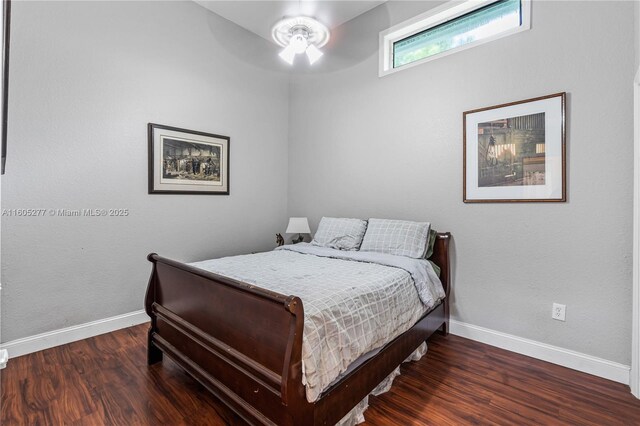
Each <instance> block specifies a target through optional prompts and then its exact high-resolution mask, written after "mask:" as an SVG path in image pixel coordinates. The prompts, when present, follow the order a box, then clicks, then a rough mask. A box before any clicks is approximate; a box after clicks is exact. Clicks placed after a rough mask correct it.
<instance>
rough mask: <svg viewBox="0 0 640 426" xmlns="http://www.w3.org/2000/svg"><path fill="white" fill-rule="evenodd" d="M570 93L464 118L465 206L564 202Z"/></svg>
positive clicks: (484, 110)
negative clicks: (473, 204) (470, 204)
mask: <svg viewBox="0 0 640 426" xmlns="http://www.w3.org/2000/svg"><path fill="white" fill-rule="evenodd" d="M565 103H566V93H564V92H563V93H556V94H553V95H548V96H542V97H539V98H533V99H527V100H524V101H518V102H511V103H508V104H503V105H496V106H492V107H487V108H481V109H475V110H472V111H466V112H465V113H464V114H463V135H464V136H463V144H464V146H463V156H464V158H463V201H464V202H465V203H498V202H553V201H555V202H562V201H566V200H567V196H566V144H565Z"/></svg>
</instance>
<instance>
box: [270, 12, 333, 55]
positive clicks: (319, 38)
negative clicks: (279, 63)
mask: <svg viewBox="0 0 640 426" xmlns="http://www.w3.org/2000/svg"><path fill="white" fill-rule="evenodd" d="M271 35H272V37H273V40H274V41H275V42H276V43H277V44H279V45H280V46H282V47H284V50H283V51H282V52H280V57H281V58H282V59H284V60H285V61H286V62H287V63H288V64H290V65H293V61H294V58H295V55H298V54H302V53H305V52H306V54H307V58H308V59H309V63H310V64H313V63H314V62H316V61H317V60H318V59H320V57H321V56H322V52H321V51H320V48H321V47H322V46H324V45H325V44H327V42H328V41H329V29H328V28H327V27H326V26H325V25H323V24H322V23H320V22H318V21H316V20H315V19H313V18H309V17H307V16H299V17H295V18H284V19H282V20H280V21H279V22H278V23H276V24H275V25H274V26H273V29H272V30H271Z"/></svg>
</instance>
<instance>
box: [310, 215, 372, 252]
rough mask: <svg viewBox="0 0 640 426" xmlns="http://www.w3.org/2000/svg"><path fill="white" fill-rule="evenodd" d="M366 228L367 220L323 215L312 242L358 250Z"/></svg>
mask: <svg viewBox="0 0 640 426" xmlns="http://www.w3.org/2000/svg"><path fill="white" fill-rule="evenodd" d="M366 229H367V221H366V220H362V219H345V218H335V217H323V218H322V219H321V220H320V224H319V225H318V231H317V232H316V234H315V235H314V236H313V241H311V244H313V245H316V246H322V247H329V248H334V249H339V250H358V248H359V247H360V243H361V242H362V237H363V236H364V231H366Z"/></svg>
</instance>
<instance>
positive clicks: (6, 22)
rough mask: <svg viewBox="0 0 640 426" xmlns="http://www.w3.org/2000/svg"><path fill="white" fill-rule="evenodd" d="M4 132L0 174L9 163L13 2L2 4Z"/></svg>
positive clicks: (4, 0)
mask: <svg viewBox="0 0 640 426" xmlns="http://www.w3.org/2000/svg"><path fill="white" fill-rule="evenodd" d="M1 34H2V130H1V131H0V138H2V140H1V141H0V146H1V150H2V154H1V157H0V174H4V171H5V164H6V162H7V123H8V119H9V47H10V40H11V38H10V36H11V0H3V2H2V31H1Z"/></svg>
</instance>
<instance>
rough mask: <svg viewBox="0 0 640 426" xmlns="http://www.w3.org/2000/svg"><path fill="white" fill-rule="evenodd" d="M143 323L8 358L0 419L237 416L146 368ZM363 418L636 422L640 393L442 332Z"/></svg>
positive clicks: (172, 375)
mask: <svg viewBox="0 0 640 426" xmlns="http://www.w3.org/2000/svg"><path fill="white" fill-rule="evenodd" d="M147 327H148V326H147V325H146V324H145V325H140V326H136V327H131V328H128V329H124V330H120V331H117V332H114V333H109V334H105V335H102V336H98V337H94V338H91V339H86V340H82V341H79V342H75V343H71V344H68V345H64V346H59V347H57V348H53V349H48V350H45V351H41V352H37V353H34V354H30V355H25V356H23V357H19V358H15V359H12V360H10V361H9V364H8V365H7V368H6V369H5V370H2V372H1V386H2V390H1V394H2V406H1V418H0V421H1V424H2V425H3V426H4V425H62V424H74V425H75V424H77V425H102V424H109V425H135V424H141V425H161V424H168V425H179V424H188V425H224V424H227V423H235V421H234V419H233V417H230V416H229V415H228V414H227V413H226V412H225V410H222V409H221V407H219V406H218V404H217V402H216V399H215V398H214V397H213V396H212V395H210V394H209V393H208V392H207V391H206V390H205V389H204V388H203V387H202V386H200V385H198V384H197V383H196V382H195V381H194V380H192V379H191V378H190V377H189V376H187V375H186V374H185V373H183V372H182V370H180V368H179V367H177V366H176V365H175V364H173V363H172V362H171V361H169V360H168V359H167V358H165V361H164V362H163V363H162V364H157V365H154V366H153V367H147V364H146V330H147ZM218 411H219V412H220V413H221V414H219V413H218ZM365 417H366V419H367V422H366V423H365V425H423V424H424V425H463V424H499V425H501V424H503V425H528V424H531V425H534V424H535V425H541V424H544V425H548V424H553V425H557V424H568V425H582V424H584V425H617V424H619V425H640V401H639V400H636V399H635V398H634V397H633V396H632V395H631V394H630V393H629V389H628V387H627V386H624V385H621V384H618V383H614V382H610V381H607V380H604V379H600V378H597V377H594V376H590V375H588V374H584V373H580V372H577V371H573V370H569V369H566V368H563V367H559V366H556V365H553V364H549V363H546V362H542V361H538V360H534V359H532V358H528V357H526V356H522V355H517V354H514V353H511V352H507V351H504V350H501V349H497V348H494V347H491V346H487V345H483V344H481V343H476V342H473V341H470V340H466V339H463V338H460V337H456V336H449V337H446V338H445V337H442V336H440V335H436V336H434V337H433V339H432V340H430V341H429V352H428V353H427V356H426V357H425V358H423V359H422V360H421V361H419V362H416V363H409V364H405V366H404V367H403V368H402V376H400V377H399V378H397V379H396V381H395V382H394V384H393V387H392V388H391V391H390V392H388V393H387V394H384V395H382V396H380V397H374V398H371V400H370V408H369V410H367V412H366V413H365Z"/></svg>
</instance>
